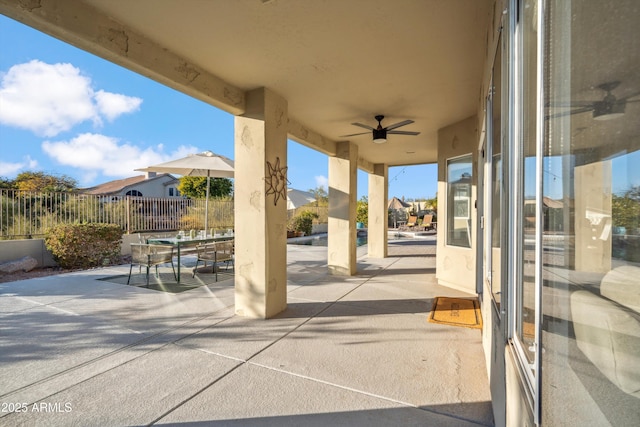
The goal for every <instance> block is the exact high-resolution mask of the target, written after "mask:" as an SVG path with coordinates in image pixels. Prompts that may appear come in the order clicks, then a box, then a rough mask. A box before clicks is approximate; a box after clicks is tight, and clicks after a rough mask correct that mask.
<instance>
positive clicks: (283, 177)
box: [264, 157, 289, 206]
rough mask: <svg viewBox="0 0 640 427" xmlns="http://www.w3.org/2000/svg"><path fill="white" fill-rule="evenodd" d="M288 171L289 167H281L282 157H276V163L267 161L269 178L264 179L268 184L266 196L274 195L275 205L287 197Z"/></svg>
mask: <svg viewBox="0 0 640 427" xmlns="http://www.w3.org/2000/svg"><path fill="white" fill-rule="evenodd" d="M287 169H288V167H287V166H285V167H280V157H276V163H275V164H274V165H272V164H271V162H270V161H269V160H267V176H266V177H265V178H264V180H265V184H266V193H265V194H266V195H267V196H268V195H270V194H273V205H274V206H277V205H278V200H280V199H281V198H282V199H286V197H287V184H289V180H287Z"/></svg>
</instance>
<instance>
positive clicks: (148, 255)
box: [127, 243, 178, 288]
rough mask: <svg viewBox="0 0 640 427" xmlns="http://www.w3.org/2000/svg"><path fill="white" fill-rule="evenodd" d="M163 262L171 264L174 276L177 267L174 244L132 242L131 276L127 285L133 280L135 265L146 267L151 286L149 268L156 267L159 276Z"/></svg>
mask: <svg viewBox="0 0 640 427" xmlns="http://www.w3.org/2000/svg"><path fill="white" fill-rule="evenodd" d="M162 264H171V268H172V269H173V276H174V277H175V278H176V281H177V280H178V277H177V276H176V269H175V267H174V265H173V246H172V245H153V244H147V243H131V266H130V267H129V278H128V279H127V285H128V284H129V283H130V282H131V271H132V270H133V266H134V265H137V266H140V267H146V269H147V273H146V282H147V288H148V287H149V269H150V268H151V267H153V266H155V267H156V277H158V266H159V265H162Z"/></svg>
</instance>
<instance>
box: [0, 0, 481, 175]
mask: <svg viewBox="0 0 640 427" xmlns="http://www.w3.org/2000/svg"><path fill="white" fill-rule="evenodd" d="M491 4H492V2H491V1H489V0H450V1H433V0H431V1H430V0H366V1H365V0H349V1H345V0H325V1H311V0H301V1H293V0H212V1H197V0H180V1H177V0H136V1H131V0H48V1H46V2H40V1H37V0H0V13H3V14H5V15H7V16H9V17H12V18H14V19H17V20H19V21H21V22H24V23H26V24H27V25H30V26H32V27H35V28H37V29H39V30H41V31H43V32H46V33H49V34H51V35H53V36H55V37H58V38H60V39H62V40H64V41H66V42H69V43H71V44H73V45H76V46H78V47H80V48H82V49H84V50H87V51H89V52H92V53H94V54H96V55H99V56H102V57H104V58H106V59H108V60H110V61H113V62H115V63H118V64H121V65H123V66H125V67H127V68H129V69H132V70H134V71H137V72H139V73H141V74H144V75H146V76H149V77H151V78H153V79H155V80H157V81H159V82H161V83H164V84H166V85H168V86H171V87H173V88H175V89H177V90H180V91H182V92H185V93H187V94H189V95H191V96H194V97H196V98H198V99H201V100H203V101H205V102H208V103H210V104H212V105H214V106H216V107H218V108H221V109H223V110H225V111H227V112H230V113H233V114H241V113H242V112H243V111H244V109H245V103H244V98H245V93H246V92H247V91H250V90H252V89H256V88H260V87H266V88H268V89H270V90H273V91H274V92H276V93H278V94H279V95H281V96H283V97H284V98H286V99H287V100H288V105H289V135H290V137H291V139H293V140H296V141H298V142H301V143H303V144H305V145H307V146H310V147H312V148H315V149H318V150H320V151H322V152H324V153H326V154H334V152H335V144H336V142H338V141H344V140H347V139H348V140H350V141H352V142H354V143H356V144H357V145H358V147H359V156H360V161H359V166H360V167H361V168H363V169H365V170H370V169H371V167H372V165H373V164H376V163H386V164H388V165H390V166H399V165H410V164H423V163H434V162H436V161H437V131H438V129H440V128H442V127H444V126H447V125H450V124H452V123H455V122H458V121H460V120H462V119H465V118H467V117H469V116H471V115H473V114H475V112H476V108H477V106H478V103H479V96H480V92H481V91H480V86H481V82H482V76H483V72H484V70H483V61H484V58H485V55H486V40H487V31H489V23H490V22H491V15H492V10H491ZM168 107H170V106H168ZM378 114H382V115H384V116H385V119H384V120H383V122H382V123H383V126H386V125H390V124H393V123H396V122H400V121H403V120H406V119H410V120H414V121H415V123H413V124H410V125H407V126H405V127H402V128H400V129H398V130H406V131H417V132H420V135H418V136H407V135H389V137H388V141H387V143H386V144H374V143H373V142H372V136H371V133H366V134H364V135H360V136H354V137H350V138H345V137H342V135H347V134H353V133H357V132H359V131H362V132H366V130H365V129H362V128H359V127H356V126H352V125H351V123H352V122H360V123H363V124H367V125H370V126H373V127H375V126H376V125H377V122H376V121H375V119H374V116H375V115H378ZM229 143H233V142H232V141H229Z"/></svg>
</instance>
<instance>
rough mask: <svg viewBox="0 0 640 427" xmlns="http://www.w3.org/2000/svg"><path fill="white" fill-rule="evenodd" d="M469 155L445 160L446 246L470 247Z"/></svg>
mask: <svg viewBox="0 0 640 427" xmlns="http://www.w3.org/2000/svg"><path fill="white" fill-rule="evenodd" d="M472 171H473V169H472V157H471V154H468V155H465V156H463V157H458V158H456V159H450V160H447V184H448V185H447V192H448V193H447V245H451V246H461V247H464V248H470V247H471V181H472Z"/></svg>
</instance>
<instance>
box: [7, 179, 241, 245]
mask: <svg viewBox="0 0 640 427" xmlns="http://www.w3.org/2000/svg"><path fill="white" fill-rule="evenodd" d="M204 216H205V200H201V199H183V198H176V197H173V198H156V197H134V196H97V195H88V194H77V193H41V192H31V191H19V190H7V189H0V239H20V238H31V237H42V236H44V235H45V234H46V231H47V229H48V228H51V227H53V226H55V225H57V224H60V223H73V222H102V223H110V224H118V225H120V226H121V227H122V231H123V232H124V233H139V232H148V231H173V230H180V229H202V228H203V227H204ZM233 216H234V211H233V201H232V200H210V201H209V218H208V220H209V221H208V224H209V227H210V228H234V227H233Z"/></svg>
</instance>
